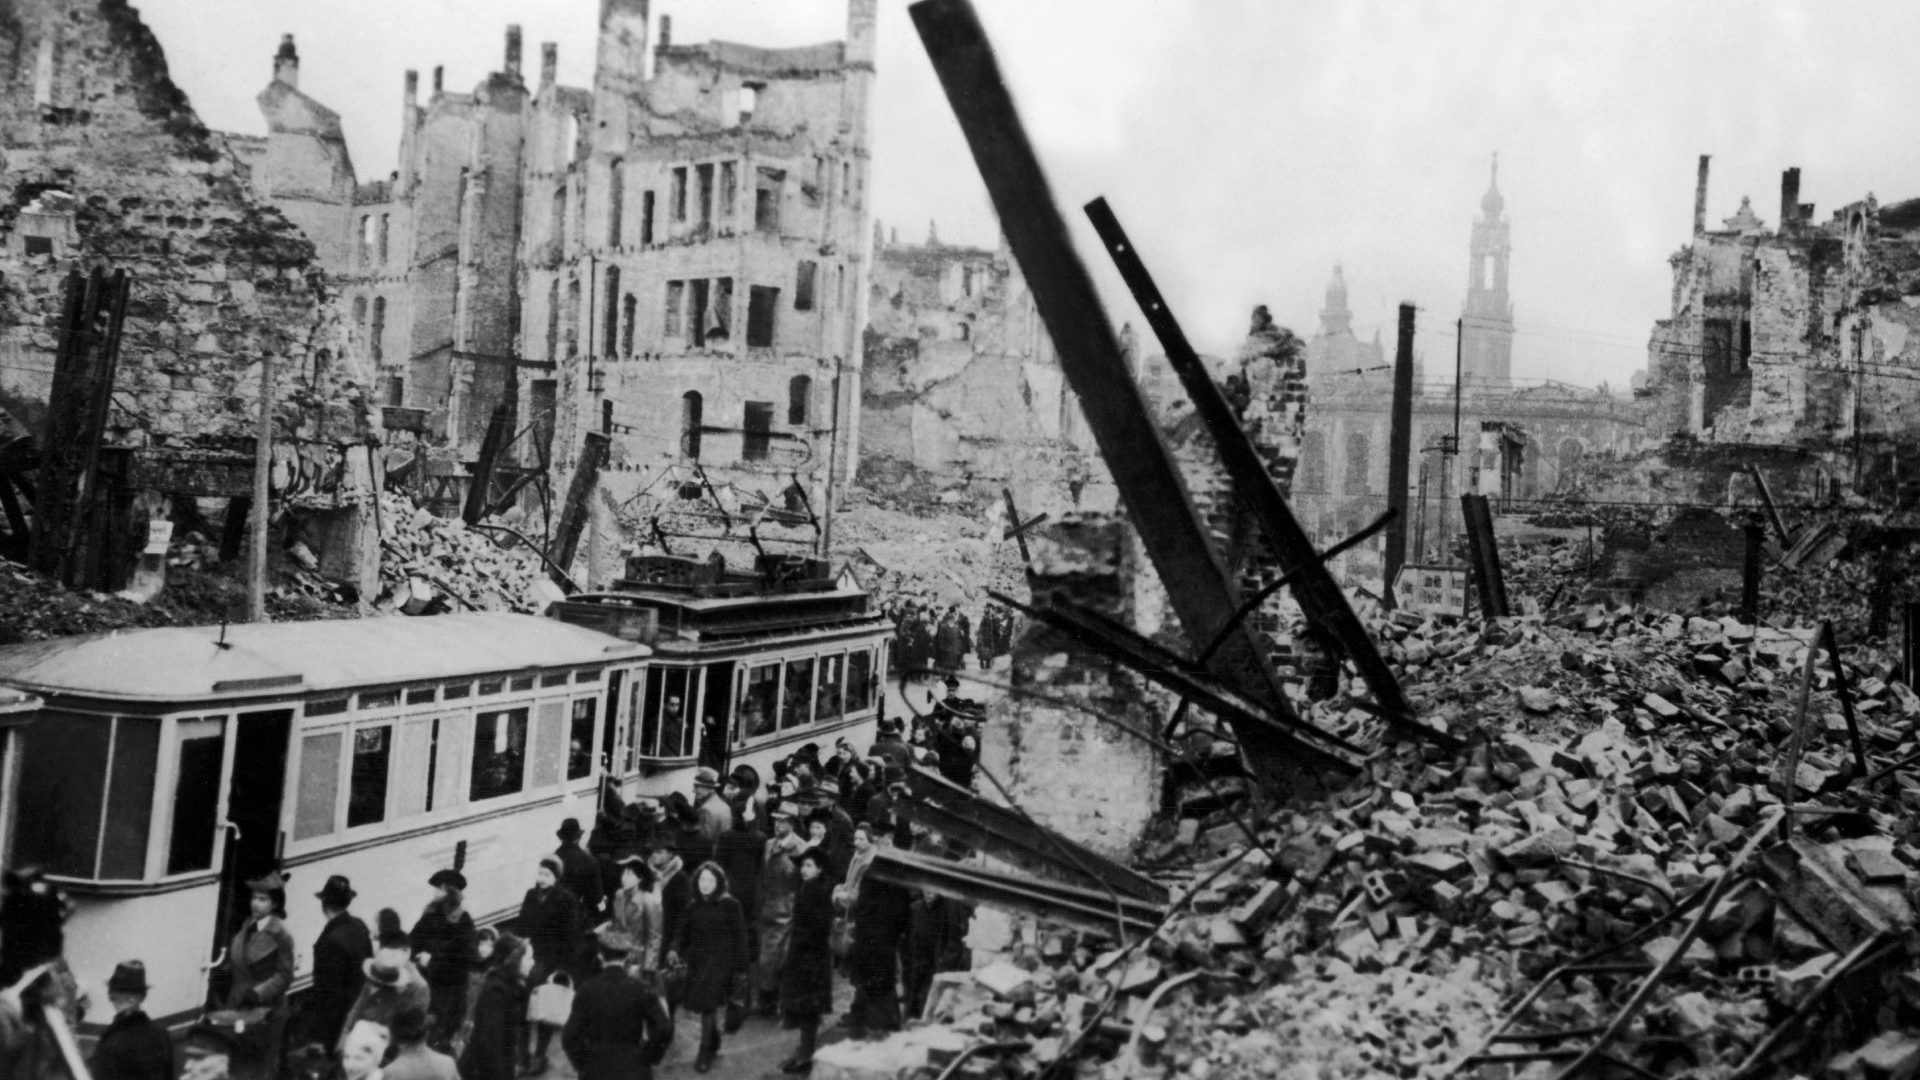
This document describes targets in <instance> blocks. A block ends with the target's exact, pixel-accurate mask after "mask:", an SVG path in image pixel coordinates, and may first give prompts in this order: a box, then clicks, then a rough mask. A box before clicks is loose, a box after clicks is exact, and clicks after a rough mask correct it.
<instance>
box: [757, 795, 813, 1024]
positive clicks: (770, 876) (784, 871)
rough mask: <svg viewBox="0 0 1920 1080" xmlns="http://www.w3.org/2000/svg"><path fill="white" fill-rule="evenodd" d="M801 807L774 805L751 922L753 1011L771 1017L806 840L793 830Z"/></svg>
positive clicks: (777, 996) (777, 999)
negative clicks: (755, 932) (756, 939)
mask: <svg viewBox="0 0 1920 1080" xmlns="http://www.w3.org/2000/svg"><path fill="white" fill-rule="evenodd" d="M799 812H800V808H799V807H797V806H795V805H794V804H792V803H790V802H783V803H777V804H775V805H774V808H773V812H772V815H771V816H772V818H773V837H772V839H770V840H768V841H767V848H766V852H765V854H764V855H762V856H761V864H760V893H759V897H758V899H759V905H760V910H759V913H758V914H757V915H756V916H755V918H754V923H755V925H756V927H757V928H758V929H759V932H760V953H759V955H758V956H757V957H756V958H755V959H756V963H755V965H754V971H753V986H754V990H755V991H756V992H757V993H758V995H759V998H760V1000H759V1002H758V1005H757V1008H756V1011H757V1012H759V1013H760V1015H762V1016H772V1015H774V1014H775V1013H777V1012H778V1011H779V1004H780V969H781V966H782V965H784V964H785V963H786V960H787V940H788V937H789V935H790V933H791V931H792V929H793V898H794V894H795V892H796V891H797V890H798V889H799V888H800V863H799V859H800V856H801V854H802V853H804V852H805V851H806V850H807V841H806V838H805V837H804V836H801V835H800V834H799V833H798V832H796V831H794V830H795V825H794V819H795V818H796V817H797V816H798V815H799Z"/></svg>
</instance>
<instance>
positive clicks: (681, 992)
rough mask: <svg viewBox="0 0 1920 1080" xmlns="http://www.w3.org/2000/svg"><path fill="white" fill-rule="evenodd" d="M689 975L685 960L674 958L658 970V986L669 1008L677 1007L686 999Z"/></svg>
mask: <svg viewBox="0 0 1920 1080" xmlns="http://www.w3.org/2000/svg"><path fill="white" fill-rule="evenodd" d="M691 975H692V973H691V972H690V971H689V970H688V969H687V962H686V961H685V960H678V959H676V960H675V961H674V962H673V963H671V964H668V965H667V966H666V967H664V968H662V969H661V970H660V986H661V989H662V991H663V993H664V996H665V997H666V999H667V1007H668V1008H669V1009H678V1008H679V1007H680V1003H681V1002H683V1001H685V1000H687V982H688V980H689V978H690V977H691Z"/></svg>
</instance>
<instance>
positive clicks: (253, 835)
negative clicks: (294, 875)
mask: <svg viewBox="0 0 1920 1080" xmlns="http://www.w3.org/2000/svg"><path fill="white" fill-rule="evenodd" d="M292 732H293V711H292V710H290V709H276V710H273V711H270V712H254V713H241V714H240V717H239V720H238V722H237V723H236V724H235V731H234V741H233V773H232V776H231V778H230V779H229V780H228V781H227V820H226V826H225V827H226V830H227V846H226V854H225V858H224V859H223V860H222V863H221V871H220V902H219V904H218V907H217V910H218V911H219V916H218V918H217V919H216V921H215V923H214V927H213V933H214V941H213V954H212V955H214V956H218V955H220V953H221V952H223V951H225V949H226V947H227V944H228V943H229V942H230V941H231V940H232V939H233V935H234V934H235V933H236V932H237V931H238V930H239V929H240V926H241V924H243V923H245V922H246V921H247V916H248V914H249V913H248V910H247V906H248V905H247V901H248V897H247V895H245V894H244V892H243V890H244V889H245V888H246V884H245V883H246V882H249V881H252V880H253V879H255V878H258V877H260V876H261V875H263V874H265V873H267V872H268V871H269V870H277V869H279V868H280V807H281V799H282V797H283V796H284V795H285V793H286V774H287V741H288V739H289V738H290V737H291V735H292ZM299 884H300V885H301V886H302V887H304V886H305V885H306V883H305V882H301V883H299ZM318 886H319V883H317V882H316V883H315V884H314V887H315V888H318ZM290 891H291V890H290ZM231 981H232V971H231V969H230V968H229V967H228V965H225V964H223V965H220V966H219V967H218V968H216V969H214V971H213V972H212V973H211V978H210V979H209V985H208V987H207V989H208V993H209V994H210V995H212V997H213V1000H214V1001H215V1002H216V1003H218V1002H221V1001H224V1000H225V998H226V994H227V986H228V984H229V983H230V982H231Z"/></svg>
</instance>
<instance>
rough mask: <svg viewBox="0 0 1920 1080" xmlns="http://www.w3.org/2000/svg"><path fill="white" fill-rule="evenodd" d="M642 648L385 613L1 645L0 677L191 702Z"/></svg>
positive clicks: (547, 631) (572, 632)
mask: <svg viewBox="0 0 1920 1080" xmlns="http://www.w3.org/2000/svg"><path fill="white" fill-rule="evenodd" d="M223 634H224V638H225V642H226V644H225V647H222V645H221V644H220V642H221V640H222V637H223ZM650 652H651V650H649V649H648V648H647V647H646V646H644V645H639V644H635V643H633V642H627V641H621V640H620V639H618V638H615V637H613V636H611V635H609V634H603V633H601V632H599V631H597V630H590V629H587V628H584V627H579V626H570V625H568V624H566V623H562V622H560V621H558V620H556V619H543V618H538V617H536V616H533V615H514V614H509V613H506V612H470V613H462V614H457V615H431V616H425V617H409V616H404V615H390V616H379V617H374V618H366V619H327V620H321V621H317V622H290V623H235V624H231V625H228V626H227V627H225V628H224V630H223V629H222V628H221V627H218V626H191V627H187V626H178V627H163V628H159V629H150V630H124V631H114V632H111V633H105V634H86V635H81V636H78V637H66V638H54V639H52V640H49V641H36V642H31V643H28V644H25V645H9V646H5V647H0V683H5V684H8V685H11V686H14V687H19V688H21V689H25V690H31V691H34V692H37V693H43V694H44V693H60V694H74V695H80V696H85V697H99V698H120V699H138V700H147V701H196V700H204V699H207V698H220V697H246V696H257V695H259V694H261V693H267V692H278V693H290V692H291V693H304V692H310V691H314V690H331V689H340V688H346V687H356V686H378V685H382V684H390V683H406V682H415V681H422V682H424V681H430V680H434V679H448V678H458V677H460V676H463V675H480V674H486V673H489V672H511V671H518V670H524V669H526V668H539V667H556V666H565V665H569V664H591V663H599V662H604V661H608V660H620V659H631V658H635V657H642V656H647V655H649V654H650Z"/></svg>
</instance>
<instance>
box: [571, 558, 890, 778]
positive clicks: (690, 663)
mask: <svg viewBox="0 0 1920 1080" xmlns="http://www.w3.org/2000/svg"><path fill="white" fill-rule="evenodd" d="M547 614H548V616H549V617H551V618H555V619H559V620H561V621H562V622H567V623H571V624H574V625H578V626H583V627H591V628H594V629H597V630H602V631H604V632H606V633H609V634H613V635H615V636H617V637H620V638H623V639H625V640H631V641H636V642H643V643H645V644H646V645H648V646H649V647H651V649H652V651H653V654H652V657H651V659H650V660H649V662H648V664H647V666H646V672H645V676H644V679H642V680H641V681H637V682H634V683H633V684H631V686H630V687H629V689H628V709H627V715H629V716H630V717H631V721H630V722H629V723H627V724H626V725H625V726H623V727H622V728H621V729H620V730H619V732H617V733H615V737H616V738H618V739H621V740H623V741H620V742H618V743H617V744H609V745H608V746H607V747H605V751H606V757H607V760H608V761H609V763H610V765H611V776H612V780H613V781H614V782H615V783H617V785H618V789H619V791H620V793H621V794H622V795H623V796H624V797H626V798H628V799H632V798H635V797H659V796H663V795H665V794H667V793H669V792H673V791H680V792H690V791H691V787H692V772H693V770H694V769H695V768H696V767H697V766H698V765H699V764H701V763H703V762H704V763H706V764H709V765H713V766H715V767H717V768H720V769H721V771H723V772H724V771H726V770H727V769H729V768H735V767H738V766H740V765H742V764H744V765H748V766H751V767H752V768H753V769H754V770H755V772H756V773H757V774H758V775H759V776H760V777H761V778H762V779H763V780H766V779H771V775H772V767H773V763H774V762H775V761H777V760H779V759H780V758H782V757H785V756H787V755H789V754H791V753H793V752H794V751H795V750H797V749H799V748H800V747H801V746H802V745H804V744H806V743H815V744H817V745H818V746H819V747H820V749H821V755H822V756H823V757H824V756H826V754H827V753H829V752H830V751H831V748H832V746H833V745H834V743H835V742H837V741H838V740H840V739H843V738H844V739H847V740H848V741H849V742H851V743H852V744H853V745H854V746H856V747H859V748H861V749H865V748H866V747H867V746H869V745H871V744H872V742H873V738H874V733H875V727H876V725H877V721H878V719H879V716H880V712H881V710H882V708H883V701H884V697H885V695H884V693H883V688H884V686H885V680H886V677H887V673H886V663H887V643H888V641H889V640H890V639H891V638H892V637H893V632H894V627H893V623H892V621H891V620H889V619H887V618H886V617H885V616H884V615H881V614H880V613H879V612H878V611H877V610H876V609H875V607H874V605H873V604H872V601H871V599H870V597H869V596H868V594H867V593H866V591H865V590H864V589H862V588H860V586H859V584H858V583H857V582H856V581H854V580H852V579H851V576H850V574H848V575H845V576H835V575H834V574H833V573H832V570H831V568H830V566H829V564H828V563H826V562H825V561H823V560H820V559H812V558H806V557H802V556H793V555H762V556H761V557H760V558H759V559H757V560H756V561H755V564H754V566H753V568H752V569H751V570H746V569H732V568H729V567H728V566H726V564H725V563H724V562H723V561H721V560H720V559H718V558H713V559H707V560H699V559H691V558H685V557H682V556H675V555H636V556H632V557H630V558H629V559H628V560H627V563H626V575H625V576H624V577H622V578H621V579H620V580H618V581H616V582H615V583H614V585H613V587H612V588H611V589H608V590H604V591H598V592H586V593H576V594H574V595H573V596H570V597H568V598H567V599H565V600H561V601H558V602H556V603H555V604H553V605H552V606H551V607H550V608H549V609H548V611H547Z"/></svg>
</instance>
